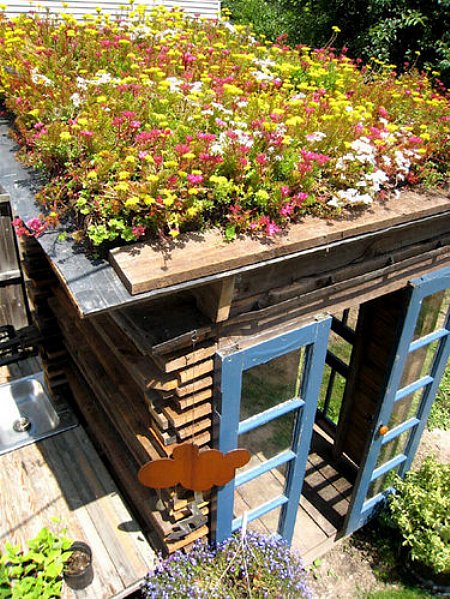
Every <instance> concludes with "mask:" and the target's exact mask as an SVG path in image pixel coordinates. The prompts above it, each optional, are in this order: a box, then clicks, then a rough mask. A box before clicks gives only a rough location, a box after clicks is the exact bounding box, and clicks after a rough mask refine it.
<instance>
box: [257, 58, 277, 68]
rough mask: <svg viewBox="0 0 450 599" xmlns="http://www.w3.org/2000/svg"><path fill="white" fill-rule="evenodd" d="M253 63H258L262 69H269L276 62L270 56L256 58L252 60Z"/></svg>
mask: <svg viewBox="0 0 450 599" xmlns="http://www.w3.org/2000/svg"><path fill="white" fill-rule="evenodd" d="M252 62H253V64H256V65H258V66H259V67H260V68H261V69H268V68H269V67H274V66H275V65H276V62H275V61H273V60H270V58H264V59H263V58H254V59H253V60H252Z"/></svg>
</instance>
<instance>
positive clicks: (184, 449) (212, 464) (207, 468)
mask: <svg viewBox="0 0 450 599" xmlns="http://www.w3.org/2000/svg"><path fill="white" fill-rule="evenodd" d="M249 461H250V452H249V451H247V450H246V449H235V450H233V451H229V452H228V453H223V452H221V451H219V450H218V449H206V450H204V451H200V450H199V448H198V447H197V446H196V445H194V444H192V443H183V444H182V445H178V447H175V449H174V450H173V454H172V456H171V457H170V458H162V459H160V460H156V461H152V462H148V463H147V464H145V465H144V466H142V468H141V469H140V470H139V472H138V480H139V482H140V483H141V484H143V485H144V486H145V487H150V488H152V489H166V488H168V487H174V486H176V485H178V484H179V485H181V486H182V487H184V488H185V489H190V490H192V491H208V490H209V489H211V487H214V486H222V485H225V484H227V483H228V482H230V481H231V480H232V479H233V478H234V477H235V471H236V468H242V466H245V464H247V463H248V462H249Z"/></svg>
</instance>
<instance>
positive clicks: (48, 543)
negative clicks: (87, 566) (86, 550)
mask: <svg viewBox="0 0 450 599" xmlns="http://www.w3.org/2000/svg"><path fill="white" fill-rule="evenodd" d="M27 545H28V551H22V548H21V547H20V545H12V544H11V543H9V542H7V543H6V544H5V548H4V552H3V553H0V599H9V598H11V599H51V598H52V597H60V596H61V588H62V578H61V575H62V572H63V569H64V564H65V562H66V561H67V560H68V559H69V557H70V555H71V552H70V551H69V549H70V547H71V545H72V540H71V539H69V538H67V537H66V536H65V534H61V535H55V534H54V533H53V532H51V531H50V530H49V529H48V528H42V529H41V530H40V531H39V533H38V534H37V535H36V536H35V537H34V538H33V539H30V540H29V541H28V542H27Z"/></svg>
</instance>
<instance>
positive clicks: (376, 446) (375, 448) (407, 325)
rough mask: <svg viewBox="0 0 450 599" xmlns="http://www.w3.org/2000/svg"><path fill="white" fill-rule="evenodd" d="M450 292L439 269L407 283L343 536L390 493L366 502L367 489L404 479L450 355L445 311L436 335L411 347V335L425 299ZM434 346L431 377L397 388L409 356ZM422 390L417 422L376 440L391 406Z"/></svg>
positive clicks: (447, 277) (449, 271)
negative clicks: (399, 446) (389, 477)
mask: <svg viewBox="0 0 450 599" xmlns="http://www.w3.org/2000/svg"><path fill="white" fill-rule="evenodd" d="M449 288H450V267H446V268H442V269H440V270H437V271H435V272H432V273H430V274H427V275H425V276H423V277H420V278H418V279H414V280H412V281H411V282H410V298H409V305H408V310H407V314H406V318H405V322H404V325H403V329H402V331H401V333H400V337H399V340H398V345H397V351H396V355H395V360H394V364H393V367H392V369H391V372H390V374H389V379H388V383H387V387H386V392H385V395H384V399H383V402H382V404H381V406H380V412H379V414H378V418H377V420H376V421H375V427H374V430H373V435H372V441H371V443H370V446H369V448H368V450H367V453H366V456H365V459H364V460H363V462H362V465H361V467H360V469H359V473H358V477H357V480H356V483H355V492H354V493H353V497H352V501H351V504H350V509H349V511H348V514H347V519H346V523H345V525H344V534H350V533H352V532H353V531H355V530H357V529H358V528H360V527H361V526H363V525H364V524H365V523H366V522H368V521H369V520H370V518H371V517H372V516H373V514H374V513H375V510H376V509H377V508H379V507H380V505H381V504H382V503H383V502H384V501H385V498H386V496H387V494H388V493H390V492H392V490H393V489H392V488H388V489H386V490H385V491H383V492H380V493H378V494H377V495H375V496H374V497H372V498H370V499H366V497H367V493H368V490H369V486H370V485H371V483H373V482H374V481H375V480H377V479H378V478H380V477H381V476H383V475H384V474H386V473H388V472H389V471H391V470H393V469H395V468H398V474H399V475H400V476H404V474H405V473H406V472H407V470H408V469H409V468H410V466H411V463H412V461H413V459H414V456H415V453H416V450H417V447H418V445H419V442H420V439H421V436H422V433H423V430H424V428H425V425H426V421H427V418H428V415H429V413H430V409H431V406H432V403H433V400H434V397H435V395H436V392H437V389H438V386H439V383H440V381H441V378H442V375H443V374H444V371H445V368H446V365H447V362H448V359H449V355H450V310H449V313H447V316H446V322H445V324H444V326H443V327H442V328H441V329H438V330H437V331H434V332H433V333H430V334H428V335H425V336H424V337H422V338H420V339H418V340H416V341H413V335H414V331H415V327H416V323H417V319H418V317H419V314H420V309H421V307H422V302H423V300H424V299H425V298H426V297H427V296H430V295H433V294H434V293H438V292H439V291H444V290H446V289H449ZM435 341H438V347H437V350H436V353H435V356H434V360H433V364H432V367H431V371H430V374H429V375H427V376H423V377H422V378H420V379H418V380H416V381H414V382H413V383H411V384H409V385H408V386H407V387H404V388H402V389H401V388H399V386H400V384H401V377H402V374H403V370H404V368H405V365H406V361H407V359H408V356H409V354H411V352H413V351H415V350H417V349H419V348H421V347H426V346H428V345H429V344H431V343H433V342H435ZM421 389H423V395H422V397H421V400H420V404H419V406H418V409H417V414H416V416H415V417H413V418H409V419H407V420H406V421H405V422H403V423H401V424H400V425H398V426H396V427H395V428H393V429H392V430H390V431H389V432H388V433H387V434H386V435H384V436H382V435H380V434H379V433H378V431H379V428H380V426H382V425H383V424H386V423H388V422H389V420H390V417H391V414H392V411H393V409H394V405H395V403H396V402H397V401H400V400H402V399H404V398H405V397H407V396H408V395H410V394H411V393H413V392H416V391H419V390H421ZM408 430H410V431H411V433H410V436H409V440H408V442H407V444H406V446H405V448H404V449H403V451H402V452H401V453H398V454H397V455H396V456H394V457H393V458H391V459H390V460H388V461H387V462H386V463H384V464H382V465H381V466H379V467H376V464H377V459H378V456H379V454H380V451H381V449H382V447H383V446H384V445H386V443H389V442H390V441H392V440H393V439H395V438H397V437H398V436H399V435H401V434H402V433H404V432H406V431H408Z"/></svg>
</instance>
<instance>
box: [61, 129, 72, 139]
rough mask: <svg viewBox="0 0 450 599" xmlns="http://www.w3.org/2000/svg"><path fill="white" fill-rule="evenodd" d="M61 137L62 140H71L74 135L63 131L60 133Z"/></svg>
mask: <svg viewBox="0 0 450 599" xmlns="http://www.w3.org/2000/svg"><path fill="white" fill-rule="evenodd" d="M59 139H60V140H61V141H69V140H71V139H72V136H71V134H70V133H69V132H68V131H63V132H62V133H60V134H59Z"/></svg>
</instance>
